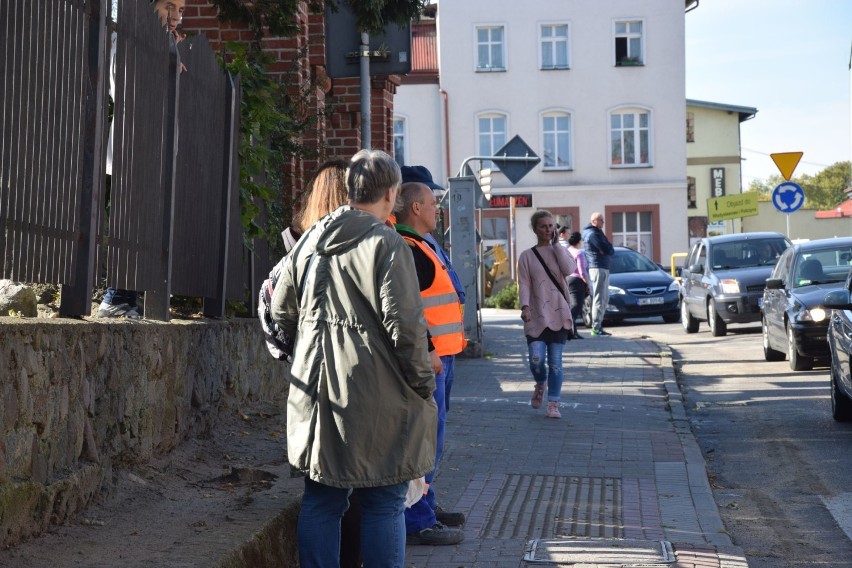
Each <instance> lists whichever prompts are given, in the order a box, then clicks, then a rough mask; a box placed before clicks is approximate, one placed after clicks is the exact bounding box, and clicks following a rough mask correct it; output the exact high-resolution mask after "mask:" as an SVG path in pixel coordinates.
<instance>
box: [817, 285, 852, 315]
mask: <svg viewBox="0 0 852 568" xmlns="http://www.w3.org/2000/svg"><path fill="white" fill-rule="evenodd" d="M822 304H823V306H825V307H826V308H834V309H835V310H852V294H850V293H849V291H848V290H832V291H831V292H829V293H828V294H826V295H825V298H823V301H822Z"/></svg>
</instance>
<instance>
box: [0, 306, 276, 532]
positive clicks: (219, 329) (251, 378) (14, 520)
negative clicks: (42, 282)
mask: <svg viewBox="0 0 852 568" xmlns="http://www.w3.org/2000/svg"><path fill="white" fill-rule="evenodd" d="M287 379H288V375H287V371H286V366H285V365H282V364H281V363H280V362H278V361H275V360H273V359H272V358H271V357H270V356H269V355H268V353H267V352H266V348H265V347H264V344H263V336H262V334H261V332H260V327H259V326H258V324H257V320H249V319H246V320H234V321H210V320H192V321H185V320H176V321H172V322H168V323H161V322H151V321H129V320H109V321H98V320H95V321H78V320H44V319H38V320H27V319H16V318H9V317H2V318H0V546H9V545H11V544H14V543H15V542H17V541H19V540H20V539H21V538H25V537H28V536H31V535H35V534H38V533H40V532H42V531H44V530H45V529H46V528H47V526H48V524H50V523H51V522H53V523H61V522H63V521H64V520H66V519H67V518H68V517H69V516H70V515H73V514H74V513H76V512H77V511H79V510H81V509H82V508H83V507H85V505H86V504H87V503H89V502H90V500H91V499H92V498H93V497H95V496H96V495H98V494H99V493H101V492H103V491H107V492H108V491H109V488H110V484H111V482H112V476H111V475H110V473H111V470H112V467H113V466H122V465H130V464H135V463H142V462H145V461H147V460H149V459H150V458H151V457H152V456H154V455H159V454H164V453H167V452H169V451H170V450H171V449H173V448H174V447H175V446H177V445H178V444H180V443H181V442H182V441H184V440H186V439H187V438H189V437H192V436H197V435H203V434H204V433H205V432H207V431H209V429H210V428H211V427H212V426H214V425H215V424H216V421H217V416H218V414H219V413H220V412H222V411H224V410H228V409H230V410H233V409H235V408H236V407H238V406H240V405H243V404H248V403H251V402H257V401H266V402H280V403H281V404H283V401H284V400H286V393H287V386H288V382H287Z"/></svg>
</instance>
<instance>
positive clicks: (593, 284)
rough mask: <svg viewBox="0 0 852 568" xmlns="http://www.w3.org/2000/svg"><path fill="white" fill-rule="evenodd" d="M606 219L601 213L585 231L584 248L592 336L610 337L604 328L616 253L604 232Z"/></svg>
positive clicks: (597, 214) (592, 219)
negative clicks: (610, 278) (590, 299)
mask: <svg viewBox="0 0 852 568" xmlns="http://www.w3.org/2000/svg"><path fill="white" fill-rule="evenodd" d="M603 225H604V218H603V214H601V213H600V211H595V212H594V213H592V218H591V220H590V222H589V224H588V226H586V228H585V229H583V248H584V249H585V250H586V259H587V260H588V261H589V287H590V288H591V291H590V292H591V296H592V335H610V333H609V332H608V331H605V330H604V328H603V319H604V314H605V313H606V306H607V304H608V303H609V265H610V260H611V259H610V257H611V256H612V255H613V254H614V253H615V250H614V249H613V248H612V243H610V242H609V239H608V238H606V234H604V232H603V230H602V229H603Z"/></svg>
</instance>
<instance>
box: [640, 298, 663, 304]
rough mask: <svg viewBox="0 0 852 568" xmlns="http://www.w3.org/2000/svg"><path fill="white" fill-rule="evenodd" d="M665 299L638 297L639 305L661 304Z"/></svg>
mask: <svg viewBox="0 0 852 568" xmlns="http://www.w3.org/2000/svg"><path fill="white" fill-rule="evenodd" d="M665 301H666V300H665V298H639V305H640V306H647V305H649V304H662V303H663V302H665Z"/></svg>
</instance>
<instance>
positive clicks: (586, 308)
mask: <svg viewBox="0 0 852 568" xmlns="http://www.w3.org/2000/svg"><path fill="white" fill-rule="evenodd" d="M583 325H585V326H586V327H588V328H589V329H591V328H592V297H591V296H586V299H585V300H583Z"/></svg>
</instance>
